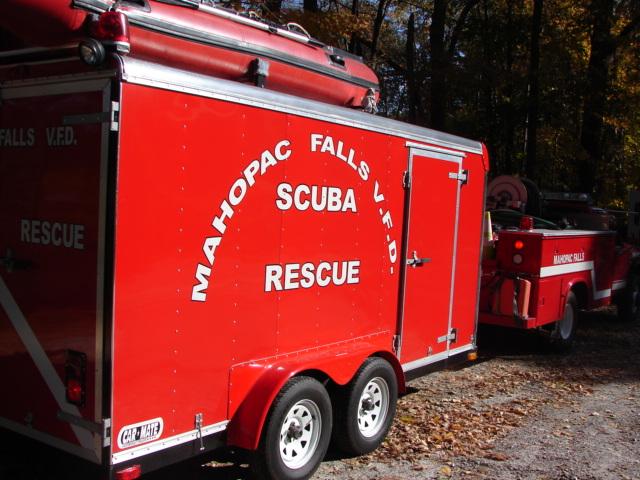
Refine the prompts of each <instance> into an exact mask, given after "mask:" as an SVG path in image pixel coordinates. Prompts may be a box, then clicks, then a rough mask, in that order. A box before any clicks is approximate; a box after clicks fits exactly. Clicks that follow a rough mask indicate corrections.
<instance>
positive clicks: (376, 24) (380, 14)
mask: <svg viewBox="0 0 640 480" xmlns="http://www.w3.org/2000/svg"><path fill="white" fill-rule="evenodd" d="M387 2H388V0H379V1H378V10H377V11H376V18H374V19H373V32H372V35H371V60H372V61H373V60H374V59H375V58H376V55H377V53H378V40H379V39H380V31H381V30H382V23H383V22H384V17H385V16H386V15H387V7H388V3H387Z"/></svg>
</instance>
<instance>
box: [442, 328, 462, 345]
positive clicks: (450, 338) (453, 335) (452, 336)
mask: <svg viewBox="0 0 640 480" xmlns="http://www.w3.org/2000/svg"><path fill="white" fill-rule="evenodd" d="M457 338H458V330H456V329H455V328H452V329H451V331H450V332H449V334H448V335H442V336H441V337H438V343H444V342H451V343H456V339H457Z"/></svg>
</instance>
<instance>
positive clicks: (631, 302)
mask: <svg viewBox="0 0 640 480" xmlns="http://www.w3.org/2000/svg"><path fill="white" fill-rule="evenodd" d="M616 304H617V306H618V319H619V320H620V321H622V322H633V321H635V320H638V317H640V275H638V274H637V273H632V274H630V275H629V278H628V279H627V285H626V286H625V287H624V290H623V291H622V292H621V293H620V296H619V297H618V299H617V301H616Z"/></svg>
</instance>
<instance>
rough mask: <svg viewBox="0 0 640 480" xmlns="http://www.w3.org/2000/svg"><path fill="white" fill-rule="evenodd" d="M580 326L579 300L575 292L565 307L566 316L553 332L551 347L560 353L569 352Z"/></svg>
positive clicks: (570, 294) (569, 296) (568, 298)
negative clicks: (577, 327)
mask: <svg viewBox="0 0 640 480" xmlns="http://www.w3.org/2000/svg"><path fill="white" fill-rule="evenodd" d="M577 324H578V300H577V299H576V295H575V293H573V292H569V293H568V295H567V300H566V302H565V305H564V314H563V315H562V318H561V319H560V320H558V321H557V322H556V323H555V324H554V327H553V331H552V332H551V347H552V348H553V349H554V350H556V351H559V352H566V351H568V350H569V349H570V348H571V346H572V344H573V339H574V337H575V334H576V326H577Z"/></svg>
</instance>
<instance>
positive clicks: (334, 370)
mask: <svg viewBox="0 0 640 480" xmlns="http://www.w3.org/2000/svg"><path fill="white" fill-rule="evenodd" d="M372 356H378V357H381V358H384V359H385V360H387V361H388V362H389V363H390V364H391V365H392V366H393V369H394V371H395V372H396V376H397V379H398V391H399V392H404V391H405V379H404V373H403V371H402V366H401V365H400V362H399V361H398V359H397V358H396V356H395V355H394V354H393V353H391V352H390V351H384V350H382V351H381V350H379V345H375V344H374V343H369V342H362V343H358V344H349V345H345V344H339V345H336V346H335V347H330V348H329V349H325V348H322V349H321V350H320V349H319V350H314V351H308V352H304V353H301V354H299V355H288V356H286V357H284V358H276V359H274V361H267V362H265V363H257V362H254V363H248V364H241V365H236V366H234V367H232V369H231V373H230V399H229V414H230V418H231V420H230V422H229V424H228V426H227V443H228V445H233V446H236V447H240V448H244V449H247V450H255V449H257V448H258V444H259V442H260V435H261V433H262V427H263V425H264V422H265V420H266V418H267V414H268V413H269V408H270V407H271V404H272V403H273V400H274V399H275V397H276V395H277V394H278V392H279V391H280V390H281V389H282V387H283V386H284V385H285V384H286V383H287V381H289V379H291V378H292V377H294V376H297V375H303V374H308V375H309V376H311V377H315V378H317V379H320V380H327V379H328V380H330V381H332V382H334V383H335V384H337V385H346V384H347V383H349V381H350V380H351V379H352V378H353V376H354V375H355V374H356V372H357V371H358V369H359V368H360V366H361V365H362V363H363V362H364V361H365V360H366V359H367V358H369V357H372ZM251 384H252V385H251ZM247 385H251V386H250V387H249V388H248V391H247V388H246V387H247ZM242 392H247V393H245V394H244V395H243V393H242ZM238 397H241V400H240V401H237V400H236V399H237V398H238Z"/></svg>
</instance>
